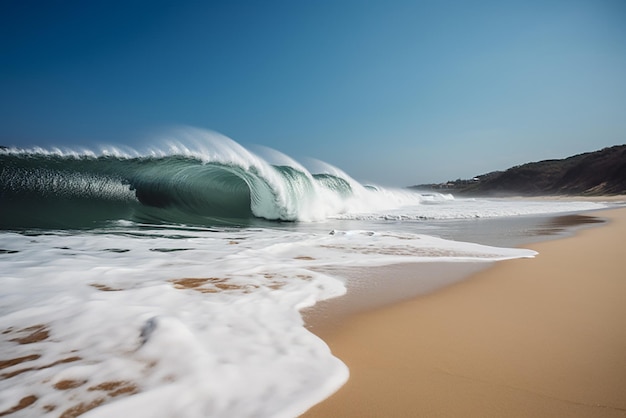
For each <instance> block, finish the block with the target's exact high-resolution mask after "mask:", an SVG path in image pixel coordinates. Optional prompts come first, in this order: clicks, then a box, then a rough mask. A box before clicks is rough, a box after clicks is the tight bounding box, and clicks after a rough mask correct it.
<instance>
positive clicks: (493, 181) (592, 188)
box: [411, 145, 626, 196]
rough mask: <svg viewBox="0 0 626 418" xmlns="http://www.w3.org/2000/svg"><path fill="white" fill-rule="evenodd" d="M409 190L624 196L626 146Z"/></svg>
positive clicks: (489, 193) (494, 193)
mask: <svg viewBox="0 0 626 418" xmlns="http://www.w3.org/2000/svg"><path fill="white" fill-rule="evenodd" d="M411 188H412V189H419V190H433V191H438V192H449V193H456V194H464V195H483V196H485V195H486V196H511V195H526V196H538V195H607V194H608V195H611V194H626V145H616V146H614V147H610V148H604V149H602V150H600V151H595V152H588V153H584V154H579V155H574V156H572V157H569V158H565V159H562V160H545V161H539V162H534V163H528V164H523V165H518V166H516V167H512V168H509V169H508V170H506V171H494V172H491V173H488V174H483V175H479V176H476V177H474V178H472V179H467V180H455V181H449V182H446V183H440V184H422V185H417V186H411Z"/></svg>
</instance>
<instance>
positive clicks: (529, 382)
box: [304, 208, 626, 417]
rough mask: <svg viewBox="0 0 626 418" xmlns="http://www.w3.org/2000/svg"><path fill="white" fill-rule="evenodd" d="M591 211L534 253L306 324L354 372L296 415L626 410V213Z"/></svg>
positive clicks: (604, 413)
mask: <svg viewBox="0 0 626 418" xmlns="http://www.w3.org/2000/svg"><path fill="white" fill-rule="evenodd" d="M595 215H597V216H602V217H605V218H608V219H609V220H610V221H609V223H607V224H606V225H603V226H600V227H598V228H590V229H585V230H582V231H579V232H578V233H577V234H576V235H575V236H574V237H568V238H563V239H558V240H555V241H548V242H540V243H535V244H531V245H527V246H525V247H527V248H532V249H534V250H536V251H538V252H539V255H538V256H537V257H536V258H534V259H519V260H511V261H504V262H500V263H496V265H494V266H493V267H490V268H488V269H486V270H483V271H480V272H478V273H476V274H474V275H473V276H472V277H470V278H469V279H467V280H463V281H460V282H457V283H455V284H452V285H450V286H448V287H446V288H444V289H442V290H439V291H437V292H434V293H431V294H428V295H423V296H419V297H417V298H413V299H411V300H408V301H404V302H399V303H396V304H393V305H391V306H387V307H383V308H380V309H376V310H374V311H369V312H365V313H359V314H355V315H351V316H348V317H346V318H344V319H343V320H342V321H341V323H339V324H336V325H335V326H332V327H314V328H313V331H314V332H316V333H317V334H318V335H320V337H322V338H323V339H324V340H325V341H326V342H327V343H328V344H329V346H330V347H331V350H332V351H333V353H334V354H335V355H336V356H337V357H339V358H340V359H342V360H343V361H344V362H345V363H346V364H347V365H348V367H349V368H350V373H351V376H350V380H349V381H348V383H347V384H346V385H345V386H344V387H343V388H341V389H340V390H339V391H338V392H337V393H336V394H335V395H333V396H332V397H331V398H329V399H327V400H326V401H324V402H322V403H321V404H319V405H317V406H315V407H314V408H312V409H311V410H310V411H309V412H308V413H307V414H305V415H304V416H305V417H420V416H426V417H428V416H441V417H468V416H470V417H471V416H475V417H503V416H506V417H538V416H540V417H555V416H559V417H626V209H625V208H621V209H614V210H610V211H603V212H597V213H595ZM406 268H408V269H410V268H411V266H406Z"/></svg>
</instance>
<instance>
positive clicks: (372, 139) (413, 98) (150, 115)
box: [0, 0, 626, 186]
mask: <svg viewBox="0 0 626 418" xmlns="http://www.w3.org/2000/svg"><path fill="white" fill-rule="evenodd" d="M0 34H1V35H0V144H4V145H10V146H19V147H30V146H34V145H39V146H43V147H47V146H54V145H56V146H67V145H85V146H92V145H95V144H103V143H104V144H111V143H116V144H119V143H122V144H129V145H138V144H142V143H145V142H146V141H150V138H151V137H152V135H153V134H158V133H159V132H162V131H164V130H167V129H168V128H169V127H171V126H176V125H191V126H194V127H198V128H206V129H211V130H215V131H218V132H221V133H223V134H225V135H227V136H229V137H231V138H233V139H234V140H236V141H237V142H240V143H241V144H243V145H248V144H260V145H264V146H267V147H270V148H274V149H277V150H279V151H281V152H283V153H285V154H287V155H290V156H292V157H294V158H295V159H296V160H299V159H303V158H305V157H313V158H317V159H320V160H323V161H326V162H329V163H331V164H333V165H336V166H338V167H340V168H342V169H343V170H344V171H346V172H348V173H349V174H351V175H352V176H353V177H355V178H357V179H359V180H362V181H366V182H374V183H378V184H383V185H398V186H405V185H410V184H415V183H422V182H438V181H444V180H448V179H455V178H459V177H460V178H467V177H471V176H473V175H476V174H481V173H484V172H488V171H492V170H496V169H503V168H508V167H509V166H512V165H516V164H520V163H524V162H527V161H533V160H540V159H546V158H561V157H565V156H569V155H572V154H576V153H580V152H585V151H592V150H595V149H599V148H603V147H605V146H610V145H615V144H622V143H626V1H623V0H587V1H580V0H562V1H560V0H556V1H551V0H538V1H535V0H523V1H480V2H479V1H474V2H472V1H446V0H442V1H435V0H432V1H394V0H380V1H365V0H363V1H360V0H359V1H357V0H345V1H342V0H334V1H326V0H321V1H304V0H302V1H299V0H286V1H273V0H268V1H237V0H233V1H220V2H218V1H214V2H211V1H204V2H202V1H198V2H187V1H159V0H152V1H132V0H128V1H99V0H89V1H82V0H80V1H52V0H50V1H30V0H3V1H2V2H0Z"/></svg>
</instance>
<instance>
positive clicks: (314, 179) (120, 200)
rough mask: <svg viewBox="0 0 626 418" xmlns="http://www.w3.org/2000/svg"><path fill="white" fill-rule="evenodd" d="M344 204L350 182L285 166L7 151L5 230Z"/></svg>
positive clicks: (223, 218)
mask: <svg viewBox="0 0 626 418" xmlns="http://www.w3.org/2000/svg"><path fill="white" fill-rule="evenodd" d="M329 193H330V194H332V195H333V196H335V197H336V198H338V199H345V198H346V197H348V196H350V195H351V193H352V188H351V186H350V183H349V182H348V181H347V180H346V179H343V178H340V177H338V176H333V175H330V174H321V175H311V174H309V173H308V172H305V171H302V170H300V169H298V168H294V167H290V166H282V165H270V164H263V165H261V166H259V165H250V164H248V165H246V164H235V163H224V162H211V161H208V162H207V161H204V160H202V159H200V158H196V157H195V156H185V155H166V156H138V157H127V156H124V157H120V156H111V155H102V156H95V155H93V154H84V155H81V154H72V155H63V154H60V153H57V154H53V153H46V152H26V151H13V152H7V151H3V152H1V153H0V228H2V229H16V228H18V229H19V228H89V227H98V226H101V225H103V223H107V222H110V221H118V220H128V221H134V222H144V223H174V224H194V225H204V226H207V225H216V224H249V223H250V222H251V221H254V220H255V219H265V220H270V221H273V220H281V221H298V220H302V219H303V213H306V212H307V210H310V208H311V207H315V206H316V205H319V204H324V199H325V198H327V197H328V194H329Z"/></svg>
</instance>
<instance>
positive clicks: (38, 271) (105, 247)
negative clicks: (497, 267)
mask: <svg viewBox="0 0 626 418" xmlns="http://www.w3.org/2000/svg"><path fill="white" fill-rule="evenodd" d="M0 248H2V249H3V250H5V251H4V254H2V255H0V263H1V266H2V269H1V271H2V274H1V280H2V288H3V291H2V294H1V299H0V301H1V304H0V330H1V331H2V332H4V333H3V334H0V338H1V339H2V340H1V341H2V342H1V344H2V357H3V358H2V359H3V360H9V359H14V358H19V357H23V356H28V355H38V356H41V357H39V358H36V359H32V360H30V361H26V362H24V363H22V364H16V365H13V366H10V367H7V368H5V369H4V370H2V372H3V373H4V374H5V375H6V376H9V377H8V378H5V379H3V380H1V381H0V411H3V410H6V409H9V408H11V407H13V406H14V405H15V404H16V403H17V401H18V400H19V399H22V398H24V397H26V396H29V395H34V396H36V397H37V398H38V400H37V402H36V403H35V404H33V405H32V406H31V407H29V408H26V409H24V410H22V411H20V412H18V413H16V414H15V416H34V415H36V416H58V415H59V414H60V413H62V412H63V411H66V410H68V409H70V408H72V407H77V406H80V405H81V404H82V405H83V407H85V406H95V405H97V404H100V403H101V405H100V406H98V407H97V408H95V409H92V410H91V411H90V412H89V413H87V414H86V415H85V416H90V417H105V416H106V417H109V416H133V417H137V416H139V417H172V416H184V417H224V416H233V417H251V416H264V417H292V416H296V415H298V414H300V413H302V412H304V411H305V410H306V409H307V408H309V407H310V406H312V405H313V404H315V403H317V402H319V401H321V400H322V399H324V398H325V397H327V396H329V395H330V394H331V393H332V392H333V391H335V390H336V389H337V388H339V387H340V386H341V385H342V384H343V383H344V382H345V381H346V379H347V378H348V370H347V368H346V366H345V365H344V364H343V363H342V362H341V361H340V360H338V359H337V358H335V357H333V356H332V354H331V353H330V351H329V349H328V347H327V346H326V344H325V343H324V342H323V341H321V340H320V339H319V338H317V337H316V336H314V335H313V334H311V333H309V332H308V331H307V330H306V329H305V328H304V327H303V326H302V325H303V322H302V318H301V316H300V313H299V310H300V309H302V308H303V307H306V306H311V305H313V304H314V303H315V302H316V301H318V300H322V299H325V298H330V297H335V296H339V295H341V294H342V293H343V292H344V291H345V288H344V285H343V282H342V281H341V279H340V278H336V277H329V276H327V275H324V274H321V273H319V272H318V271H317V269H316V268H319V267H323V266H333V265H361V266H367V265H382V264H388V263H396V262H420V261H423V262H426V261H431V260H439V261H457V260H474V261H492V260H499V259H506V258H514V257H532V256H533V255H534V252H532V251H529V250H522V249H504V248H494V247H486V246H481V245H477V244H470V243H460V242H453V241H446V240H443V239H438V238H434V237H430V236H425V235H415V234H409V233H400V232H371V231H339V230H337V231H327V232H325V233H311V232H302V231H285V230H275V229H232V230H228V229H220V230H203V229H201V228H195V229H191V228H187V229H177V228H154V227H151V228H149V227H141V226H138V225H134V224H129V223H128V222H126V223H124V224H120V225H119V226H118V227H117V228H114V229H113V230H106V231H105V230H103V231H90V232H73V233H69V232H54V233H47V234H40V235H28V234H18V233H11V232H3V233H1V234H0ZM184 278H195V279H200V280H196V281H187V282H185V281H180V280H179V279H184ZM194 286H195V287H194ZM33 326H42V327H44V328H45V329H46V330H47V331H48V333H49V336H48V338H46V339H43V340H41V341H38V342H33V343H30V344H19V343H18V341H17V340H18V339H19V338H21V337H24V336H26V335H28V334H29V333H32V332H33V328H30V327H33ZM29 328H30V329H29ZM23 369H29V370H26V371H21V372H20V370H23ZM6 376H5V377H6ZM55 385H56V387H55ZM64 386H65V387H67V386H72V388H71V389H68V390H62V388H63V387H64ZM73 386H75V387H73ZM133 392H136V393H135V394H133V395H132V396H129V395H130V394H131V393H133ZM53 406H54V410H52V411H48V412H47V410H46V408H48V409H50V408H52V407H53Z"/></svg>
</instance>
